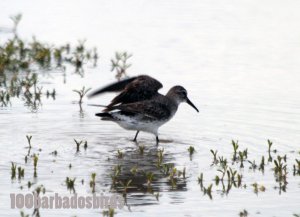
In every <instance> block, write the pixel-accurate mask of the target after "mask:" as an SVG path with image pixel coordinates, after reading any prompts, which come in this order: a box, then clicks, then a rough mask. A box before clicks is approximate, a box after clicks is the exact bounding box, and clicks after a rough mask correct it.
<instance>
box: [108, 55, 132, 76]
mask: <svg viewBox="0 0 300 217" xmlns="http://www.w3.org/2000/svg"><path fill="white" fill-rule="evenodd" d="M130 57H132V54H128V53H127V52H116V53H115V58H114V59H111V60H110V61H111V71H112V72H115V73H116V78H117V79H118V80H121V78H122V77H127V71H126V70H127V69H128V68H129V67H130V66H131V64H130V63H128V62H127V61H128V59H129V58H130Z"/></svg>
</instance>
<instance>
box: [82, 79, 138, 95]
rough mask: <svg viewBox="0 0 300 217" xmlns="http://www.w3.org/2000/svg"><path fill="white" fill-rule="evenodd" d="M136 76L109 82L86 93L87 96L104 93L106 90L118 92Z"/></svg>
mask: <svg viewBox="0 0 300 217" xmlns="http://www.w3.org/2000/svg"><path fill="white" fill-rule="evenodd" d="M136 78H137V77H131V78H127V79H124V80H122V81H119V82H115V83H112V84H109V85H107V86H105V87H102V88H99V89H97V90H94V91H93V92H92V93H90V94H88V97H89V98H91V97H94V96H96V95H99V94H101V93H106V92H119V91H122V90H124V88H125V86H126V85H128V84H129V83H130V82H132V81H133V80H135V79H136Z"/></svg>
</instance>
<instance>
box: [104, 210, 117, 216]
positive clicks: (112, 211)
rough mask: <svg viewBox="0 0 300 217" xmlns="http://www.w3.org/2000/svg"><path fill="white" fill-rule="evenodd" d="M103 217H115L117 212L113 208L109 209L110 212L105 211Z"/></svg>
mask: <svg viewBox="0 0 300 217" xmlns="http://www.w3.org/2000/svg"><path fill="white" fill-rule="evenodd" d="M102 214H103V217H114V215H115V210H114V209H113V208H109V209H108V210H104V211H103V212H102Z"/></svg>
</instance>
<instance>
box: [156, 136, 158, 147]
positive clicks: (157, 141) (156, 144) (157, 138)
mask: <svg viewBox="0 0 300 217" xmlns="http://www.w3.org/2000/svg"><path fill="white" fill-rule="evenodd" d="M158 143H159V139H158V136H156V145H158Z"/></svg>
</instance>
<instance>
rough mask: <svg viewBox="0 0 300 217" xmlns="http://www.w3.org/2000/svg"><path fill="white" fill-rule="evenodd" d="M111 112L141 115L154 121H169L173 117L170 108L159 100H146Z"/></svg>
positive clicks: (113, 108) (123, 105)
mask: <svg viewBox="0 0 300 217" xmlns="http://www.w3.org/2000/svg"><path fill="white" fill-rule="evenodd" d="M111 110H120V111H123V112H127V113H131V114H140V115H143V116H144V117H145V118H150V119H152V120H163V119H167V118H169V117H170V115H171V111H170V108H169V107H168V106H167V105H166V104H165V103H162V102H160V101H157V100H145V101H142V102H135V103H129V104H122V105H117V106H113V107H112V108H111Z"/></svg>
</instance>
